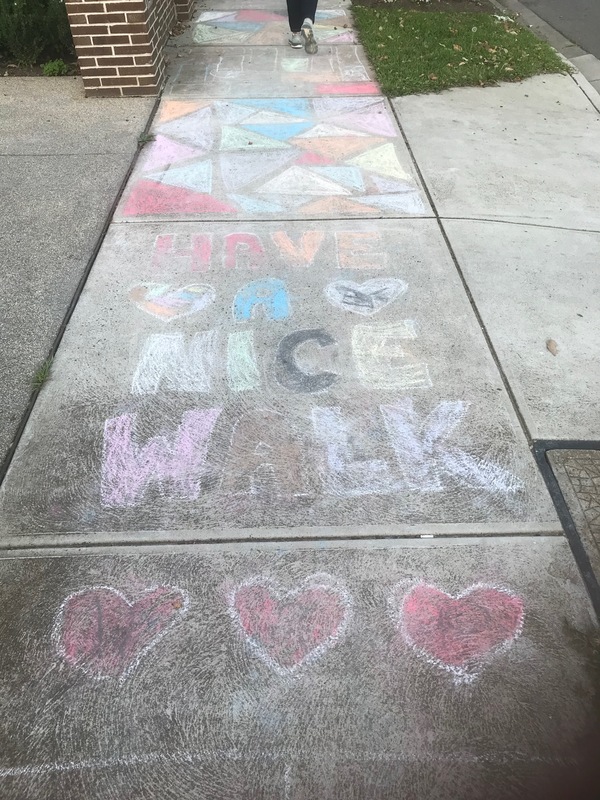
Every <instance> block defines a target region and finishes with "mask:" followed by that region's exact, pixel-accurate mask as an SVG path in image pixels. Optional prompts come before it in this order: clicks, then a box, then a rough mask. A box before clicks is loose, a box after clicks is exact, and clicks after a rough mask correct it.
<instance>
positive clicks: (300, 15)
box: [287, 0, 319, 55]
mask: <svg viewBox="0 0 600 800" xmlns="http://www.w3.org/2000/svg"><path fill="white" fill-rule="evenodd" d="M317 2H318V0H287V9H288V20H289V23H290V30H291V32H292V35H291V36H290V44H291V45H292V47H295V48H300V47H302V46H304V49H305V50H306V52H307V53H309V54H311V55H312V54H313V53H316V52H317V50H318V49H319V48H318V46H317V42H316V39H315V34H314V32H313V28H312V24H313V22H314V21H315V14H316V13H317Z"/></svg>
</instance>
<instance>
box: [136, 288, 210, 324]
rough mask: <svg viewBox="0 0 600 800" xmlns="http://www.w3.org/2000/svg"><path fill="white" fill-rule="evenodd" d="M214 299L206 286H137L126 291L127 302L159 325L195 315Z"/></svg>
mask: <svg viewBox="0 0 600 800" xmlns="http://www.w3.org/2000/svg"><path fill="white" fill-rule="evenodd" d="M215 298H216V292H215V290H214V289H213V287H212V286H209V285H208V284H207V283H189V284H187V285H186V286H179V287H178V286H173V285H172V284H169V283H137V284H136V285H135V286H132V287H131V289H130V290H129V299H130V300H131V302H132V303H134V305H135V306H136V307H137V308H139V309H140V311H145V312H146V314H150V316H152V317H155V318H156V319H160V320H162V322H171V321H172V320H174V319H182V318H183V317H189V316H190V315H191V314H197V313H198V312H199V311H203V310H204V309H205V308H207V306H209V305H210V304H211V303H213V302H214V301H215Z"/></svg>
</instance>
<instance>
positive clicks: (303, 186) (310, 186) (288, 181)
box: [256, 166, 350, 195]
mask: <svg viewBox="0 0 600 800" xmlns="http://www.w3.org/2000/svg"><path fill="white" fill-rule="evenodd" d="M256 191H257V192H260V193H261V194H262V193H267V194H271V193H274V194H305V195H314V194H316V195H340V194H350V192H349V191H348V190H347V189H345V188H344V187H343V186H340V185H339V184H338V183H335V182H334V181H330V180H328V179H327V178H323V177H321V176H319V175H315V174H314V173H312V172H310V171H309V170H307V169H303V168H302V167H298V166H294V167H290V168H289V169H286V170H285V171H284V172H282V173H280V174H279V175H277V176H276V177H275V178H273V179H272V180H270V181H268V182H267V183H265V184H263V186H261V187H260V189H257V190H256Z"/></svg>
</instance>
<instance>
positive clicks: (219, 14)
mask: <svg viewBox="0 0 600 800" xmlns="http://www.w3.org/2000/svg"><path fill="white" fill-rule="evenodd" d="M235 18H236V14H235V12H233V13H232V12H231V11H203V12H202V13H201V14H200V16H199V17H198V19H195V20H194V22H210V20H213V19H231V20H233V19H235Z"/></svg>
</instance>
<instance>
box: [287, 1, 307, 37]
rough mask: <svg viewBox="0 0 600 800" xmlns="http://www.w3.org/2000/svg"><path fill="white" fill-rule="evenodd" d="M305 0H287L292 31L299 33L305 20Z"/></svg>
mask: <svg viewBox="0 0 600 800" xmlns="http://www.w3.org/2000/svg"><path fill="white" fill-rule="evenodd" d="M302 3H303V0H287V10H288V20H289V23H290V30H291V31H292V33H298V31H299V30H300V28H301V27H302V23H303V22H304V13H303V12H304V9H303V7H302Z"/></svg>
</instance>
